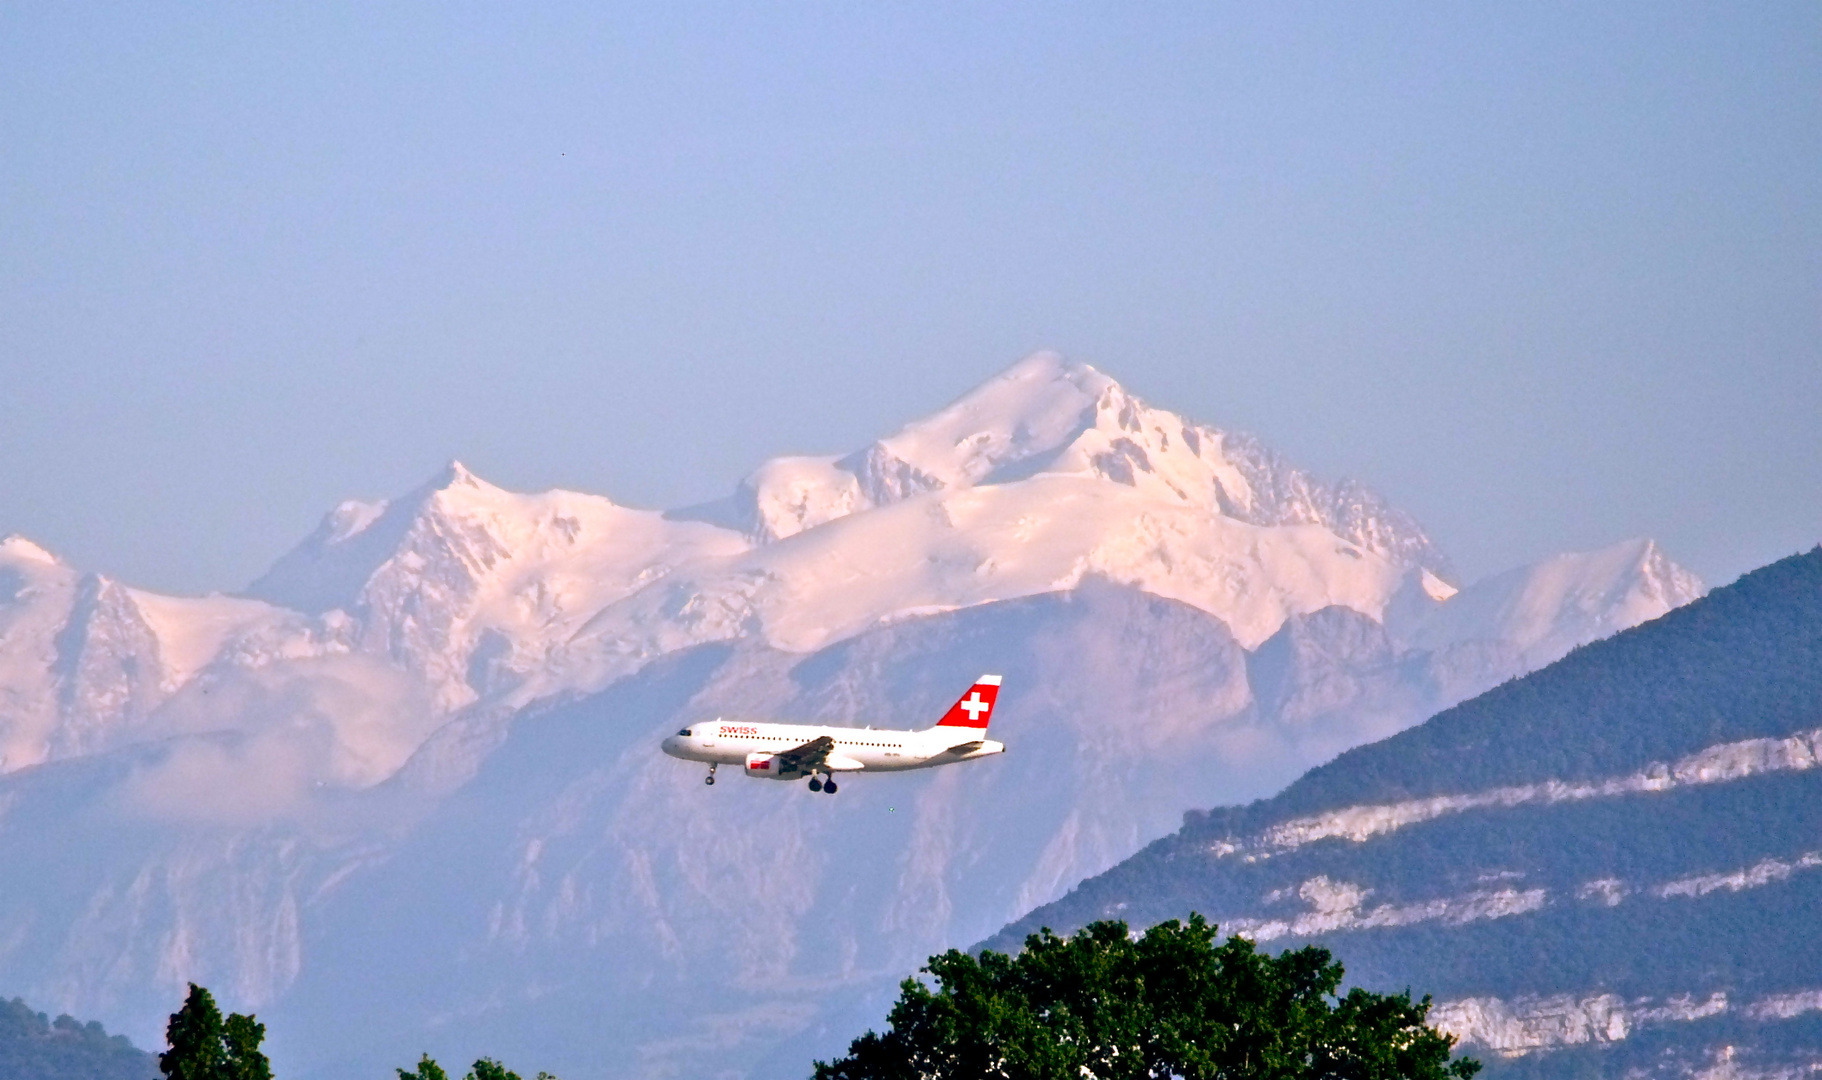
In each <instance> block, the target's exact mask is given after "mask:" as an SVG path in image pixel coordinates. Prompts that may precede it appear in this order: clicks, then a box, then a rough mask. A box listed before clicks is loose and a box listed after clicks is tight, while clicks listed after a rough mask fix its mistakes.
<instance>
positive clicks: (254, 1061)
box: [158, 983, 272, 1080]
mask: <svg viewBox="0 0 1822 1080" xmlns="http://www.w3.org/2000/svg"><path fill="white" fill-rule="evenodd" d="M265 1037H266V1025H264V1024H261V1023H259V1022H258V1021H256V1020H254V1018H253V1017H251V1016H242V1015H241V1014H240V1013H234V1014H232V1015H230V1016H228V1017H227V1018H226V1019H225V1020H224V1019H223V1018H222V1015H221V1010H220V1009H219V1008H217V1007H216V1005H215V998H214V996H213V995H211V994H210V993H209V992H208V991H207V990H205V989H203V988H202V987H200V986H197V985H196V984H195V983H191V984H190V995H189V997H187V998H185V999H184V1003H183V1008H181V1009H179V1010H177V1011H176V1012H174V1013H172V1014H171V1022H170V1023H169V1024H168V1025H166V1027H165V1041H166V1042H167V1043H169V1044H170V1047H171V1048H170V1049H169V1050H167V1051H165V1052H164V1053H162V1054H160V1055H158V1071H160V1072H162V1073H164V1075H165V1076H166V1077H167V1078H168V1080H272V1065H271V1063H270V1062H269V1061H267V1060H266V1055H265V1054H262V1053H260V1050H259V1044H260V1043H261V1042H262V1041H264V1039H265Z"/></svg>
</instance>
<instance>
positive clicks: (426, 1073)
mask: <svg viewBox="0 0 1822 1080" xmlns="http://www.w3.org/2000/svg"><path fill="white" fill-rule="evenodd" d="M396 1071H397V1072H398V1074H399V1080H449V1074H448V1073H446V1072H444V1071H443V1067H442V1066H441V1065H438V1064H437V1063H436V1062H435V1061H434V1060H432V1059H431V1057H430V1055H429V1054H424V1055H422V1056H421V1057H419V1058H418V1067H417V1068H416V1069H413V1070H411V1071H409V1072H407V1071H406V1070H404V1069H398V1070H396Z"/></svg>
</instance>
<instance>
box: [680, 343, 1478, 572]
mask: <svg viewBox="0 0 1822 1080" xmlns="http://www.w3.org/2000/svg"><path fill="white" fill-rule="evenodd" d="M1044 475H1056V476H1074V477H1080V478H1085V479H1091V480H1096V481H1101V482H1104V483H1108V484H1116V485H1119V486H1121V487H1124V488H1129V489H1132V490H1134V491H1136V492H1138V493H1140V494H1142V495H1145V496H1147V497H1149V498H1154V499H1157V500H1160V501H1161V502H1163V503H1166V504H1169V505H1172V506H1176V507H1187V508H1191V509H1194V510H1199V511H1206V512H1207V513H1208V514H1210V515H1219V516H1222V517H1227V518H1231V519H1233V520H1235V521H1240V522H1244V523H1246V524H1249V525H1258V526H1265V527H1274V526H1286V525H1317V526H1320V527H1322V528H1325V529H1327V530H1328V531H1329V532H1331V533H1333V534H1335V535H1336V536H1337V537H1339V538H1341V539H1342V540H1344V541H1346V542H1348V543H1350V544H1354V545H1356V546H1358V547H1360V548H1361V549H1363V550H1365V551H1369V552H1372V553H1374V554H1377V555H1380V556H1382V557H1384V558H1386V559H1388V560H1390V561H1391V562H1393V563H1395V564H1397V565H1399V566H1407V567H1423V568H1425V569H1428V570H1429V571H1431V573H1432V574H1433V575H1435V576H1436V577H1438V578H1440V579H1442V580H1445V581H1446V580H1447V579H1449V578H1451V577H1452V576H1453V572H1452V570H1451V569H1450V566H1449V561H1448V559H1447V558H1446V557H1445V556H1444V555H1443V553H1442V552H1441V551H1440V550H1439V549H1438V548H1437V547H1436V545H1435V544H1434V543H1433V542H1432V541H1431V540H1430V538H1429V537H1428V536H1427V535H1426V534H1425V533H1424V531H1423V529H1422V528H1421V527H1420V526H1418V524H1417V523H1416V522H1415V521H1414V520H1412V519H1411V518H1410V517H1409V515H1406V514H1403V513H1401V512H1400V511H1398V510H1396V509H1394V508H1392V507H1391V506H1389V505H1387V504H1386V503H1385V502H1384V500H1382V499H1380V498H1379V497H1378V496H1377V495H1375V494H1373V493H1372V492H1371V491H1368V490H1367V489H1365V488H1363V487H1361V486H1360V485H1358V484H1354V483H1352V482H1343V483H1340V484H1335V485H1330V484H1325V483H1323V482H1321V481H1318V480H1316V479H1315V478H1313V477H1311V476H1310V475H1309V474H1307V473H1305V472H1303V471H1301V470H1299V469H1296V468H1294V467H1293V466H1291V465H1290V464H1288V463H1287V462H1285V461H1284V460H1283V459H1281V458H1279V457H1278V456H1277V455H1275V454H1273V453H1272V452H1271V451H1269V450H1267V449H1265V448H1264V447H1263V446H1261V445H1260V444H1259V443H1258V442H1257V441H1256V440H1253V439H1252V438H1250V437H1248V436H1244V435H1236V434H1232V433H1228V432H1223V431H1221V430H1219V429H1216V428H1212V427H1208V426H1205V425H1201V424H1196V423H1194V422H1191V421H1188V420H1186V419H1184V418H1183V417H1181V416H1179V415H1177V414H1175V413H1172V412H1168V411H1166V410H1163V409H1157V408H1153V407H1151V406H1149V405H1147V404H1145V403H1144V402H1143V401H1141V400H1139V399H1138V398H1137V397H1135V396H1134V395H1132V394H1131V393H1129V392H1128V391H1127V390H1126V389H1125V388H1124V387H1122V386H1121V385H1120V384H1119V383H1117V382H1115V381H1114V380H1113V379H1111V378H1109V377H1107V376H1106V375H1104V374H1102V373H1101V372H1099V371H1096V370H1095V369H1094V368H1092V367H1090V366H1088V365H1087V364H1081V363H1075V362H1072V361H1069V360H1066V359H1064V358H1063V357H1062V356H1059V355H1058V354H1056V353H1051V352H1040V353H1035V354H1033V355H1031V356H1028V357H1026V358H1025V359H1023V360H1020V361H1019V362H1018V363H1016V364H1014V365H1012V367H1010V368H1008V369H1007V370H1006V371H1004V372H1002V373H1001V374H999V375H997V376H995V377H994V378H992V379H989V380H988V381H987V382H985V383H982V384H981V385H980V386H978V387H976V388H975V389H973V390H971V391H969V392H968V393H966V394H964V395H962V396H961V397H960V398H958V399H956V400H955V401H954V402H952V403H951V404H949V405H948V406H946V407H944V408H943V409H941V410H939V411H937V412H936V413H934V414H932V415H930V416H928V417H925V418H923V419H921V420H916V421H913V422H912V423H910V424H907V425H905V426H904V427H903V428H901V429H900V430H899V431H898V432H897V433H895V434H893V435H890V436H888V437H886V438H884V439H881V440H879V441H878V442H876V443H874V444H872V445H871V446H869V447H867V448H865V449H863V450H860V451H857V452H855V453H853V454H849V455H847V456H846V457H841V458H777V459H774V460H772V461H769V462H767V463H766V464H765V465H763V466H761V467H760V468H759V469H758V470H756V471H755V472H754V473H753V474H752V475H750V476H748V477H747V478H746V479H745V480H744V481H742V483H741V484H740V486H739V488H738V489H737V490H736V492H735V494H734V495H733V496H732V497H731V498H730V499H729V500H726V501H724V502H722V503H719V504H714V505H712V506H709V507H699V508H695V509H694V510H690V511H681V512H679V514H678V516H680V517H685V518H696V519H701V520H709V521H714V522H716V523H718V524H723V525H726V526H728V527H732V528H737V529H740V530H741V531H744V532H746V533H748V534H749V535H752V536H753V537H755V538H756V539H758V540H760V541H761V542H770V541H775V540H781V539H784V538H786V537H791V536H795V535H797V534H799V533H801V532H803V531H805V530H807V529H812V528H816V527H818V526H820V525H824V524H827V523H828V522H831V521H834V520H836V519H839V518H842V517H846V516H848V515H850V514H855V513H859V512H861V511H865V510H869V509H876V508H880V507H885V506H889V505H892V504H894V503H898V502H902V501H904V500H906V499H909V498H912V497H915V496H918V495H922V494H926V493H929V492H934V491H954V490H957V489H962V488H968V487H972V486H976V485H1001V484H1016V483H1019V482H1021V481H1025V480H1029V479H1031V478H1033V477H1037V476H1044Z"/></svg>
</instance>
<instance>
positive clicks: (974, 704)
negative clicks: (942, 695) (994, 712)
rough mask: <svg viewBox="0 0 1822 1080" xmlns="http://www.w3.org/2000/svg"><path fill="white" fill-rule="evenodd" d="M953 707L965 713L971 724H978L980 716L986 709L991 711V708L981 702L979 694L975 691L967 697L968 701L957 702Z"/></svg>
mask: <svg viewBox="0 0 1822 1080" xmlns="http://www.w3.org/2000/svg"><path fill="white" fill-rule="evenodd" d="M955 707H956V708H958V709H960V710H962V711H963V712H965V713H967V714H968V719H969V720H970V721H971V722H978V721H979V720H980V718H981V714H982V713H984V712H986V711H987V710H988V709H991V708H992V707H993V706H991V705H989V704H987V703H986V702H984V701H982V700H981V692H980V691H979V690H976V691H974V692H972V693H970V694H969V695H968V700H966V701H962V702H958V703H957V704H956V706H955Z"/></svg>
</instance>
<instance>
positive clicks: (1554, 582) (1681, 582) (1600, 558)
mask: <svg viewBox="0 0 1822 1080" xmlns="http://www.w3.org/2000/svg"><path fill="white" fill-rule="evenodd" d="M1706 591H1707V588H1706V586H1704V585H1703V584H1702V580H1701V579H1700V578H1698V577H1696V576H1695V575H1694V574H1693V573H1691V572H1689V571H1688V570H1686V569H1684V568H1683V567H1681V566H1678V565H1677V564H1676V563H1674V562H1672V561H1671V560H1670V559H1669V557H1667V556H1666V555H1665V554H1664V553H1663V551H1662V550H1660V549H1659V548H1658V546H1657V544H1656V542H1654V541H1651V540H1644V539H1638V540H1626V541H1622V542H1620V543H1617V544H1614V545H1612V546H1610V547H1605V548H1601V549H1599V550H1597V551H1584V552H1570V553H1568V554H1564V555H1557V556H1553V557H1552V558H1548V559H1545V560H1543V561H1542V562H1537V563H1533V564H1531V565H1529V566H1521V567H1519V568H1517V569H1515V570H1508V571H1506V572H1505V573H1503V574H1496V575H1494V576H1493V577H1491V578H1488V579H1486V580H1484V581H1480V582H1476V583H1475V584H1474V585H1472V586H1470V587H1469V588H1466V589H1464V590H1462V591H1461V593H1460V594H1459V595H1457V596H1455V597H1453V598H1452V599H1450V600H1449V601H1448V602H1447V603H1446V604H1440V605H1436V606H1434V607H1433V609H1431V610H1428V611H1426V612H1422V613H1421V614H1419V613H1417V612H1415V611H1414V610H1413V608H1411V607H1409V606H1406V607H1401V608H1400V609H1399V610H1400V612H1401V614H1403V615H1404V616H1405V619H1404V620H1403V625H1399V624H1398V622H1397V621H1395V622H1394V626H1393V629H1394V632H1395V633H1397V634H1398V635H1399V636H1400V637H1401V638H1403V639H1404V641H1405V642H1406V644H1408V645H1410V646H1412V647H1415V648H1422V649H1438V648H1443V647H1446V646H1449V645H1457V644H1464V643H1468V642H1485V641H1501V642H1505V643H1507V644H1509V645H1511V646H1513V647H1515V648H1517V649H1518V650H1519V651H1520V652H1521V653H1522V654H1523V657H1524V663H1525V665H1526V667H1527V668H1537V667H1542V666H1543V665H1544V664H1547V663H1550V662H1551V661H1553V660H1556V659H1558V658H1560V657H1561V656H1563V655H1564V654H1566V653H1567V652H1568V651H1569V650H1570V649H1573V648H1575V647H1576V646H1577V645H1585V644H1587V643H1588V642H1591V641H1595V640H1598V639H1600V638H1604V637H1607V636H1609V635H1611V634H1614V633H1617V632H1619V631H1620V630H1624V629H1627V628H1628V627H1632V626H1636V625H1638V624H1639V623H1642V622H1647V621H1649V620H1651V619H1655V618H1657V617H1658V616H1660V615H1663V614H1665V613H1666V612H1668V611H1670V610H1671V609H1673V608H1677V607H1681V606H1682V605H1684V604H1687V603H1689V602H1690V601H1692V600H1695V599H1697V598H1699V597H1701V596H1702V595H1703V594H1704V593H1705V592H1706ZM1413 615H1415V617H1412V616H1413Z"/></svg>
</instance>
